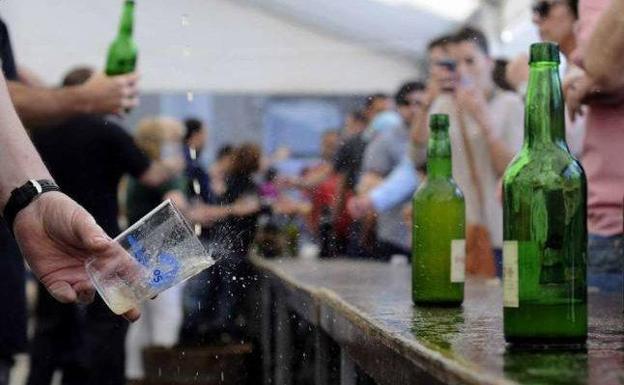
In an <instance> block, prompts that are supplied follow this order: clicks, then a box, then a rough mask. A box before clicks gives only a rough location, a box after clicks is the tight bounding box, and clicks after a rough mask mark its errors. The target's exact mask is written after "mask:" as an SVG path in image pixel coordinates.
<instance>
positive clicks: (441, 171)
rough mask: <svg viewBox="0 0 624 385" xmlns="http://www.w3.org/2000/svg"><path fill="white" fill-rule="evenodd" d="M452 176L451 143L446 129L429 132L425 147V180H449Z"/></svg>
mask: <svg viewBox="0 0 624 385" xmlns="http://www.w3.org/2000/svg"><path fill="white" fill-rule="evenodd" d="M452 176H453V167H452V159H451V141H450V139H449V135H448V127H445V128H437V129H435V130H432V131H431V135H429V143H428V146H427V178H429V179H436V178H442V179H449V178H452Z"/></svg>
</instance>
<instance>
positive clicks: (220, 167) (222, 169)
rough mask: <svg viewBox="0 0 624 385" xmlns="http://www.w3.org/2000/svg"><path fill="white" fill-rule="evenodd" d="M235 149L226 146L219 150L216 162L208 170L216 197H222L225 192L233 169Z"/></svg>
mask: <svg viewBox="0 0 624 385" xmlns="http://www.w3.org/2000/svg"><path fill="white" fill-rule="evenodd" d="M233 154H234V147H232V146H231V145H229V144H226V145H224V146H222V147H220V148H219V149H218V150H217V155H216V156H215V161H214V162H213V163H212V165H211V166H210V168H209V170H208V174H209V175H210V186H211V189H212V192H213V193H214V194H216V195H222V194H223V193H224V192H225V179H226V178H227V174H228V173H229V171H230V167H232V155H233Z"/></svg>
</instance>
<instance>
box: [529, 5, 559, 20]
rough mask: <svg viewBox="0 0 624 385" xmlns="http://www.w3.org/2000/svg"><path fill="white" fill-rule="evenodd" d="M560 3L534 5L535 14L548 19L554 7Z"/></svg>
mask: <svg viewBox="0 0 624 385" xmlns="http://www.w3.org/2000/svg"><path fill="white" fill-rule="evenodd" d="M559 3H560V1H538V2H536V3H534V4H533V7H532V9H533V13H535V14H537V15H538V16H539V17H541V18H542V19H543V18H546V17H548V14H549V13H550V10H551V9H552V7H553V5H556V4H559Z"/></svg>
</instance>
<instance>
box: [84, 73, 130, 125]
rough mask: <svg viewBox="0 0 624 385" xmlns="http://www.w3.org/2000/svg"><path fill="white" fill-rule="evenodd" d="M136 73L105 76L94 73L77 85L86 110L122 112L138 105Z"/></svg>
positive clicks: (90, 111)
mask: <svg viewBox="0 0 624 385" xmlns="http://www.w3.org/2000/svg"><path fill="white" fill-rule="evenodd" d="M138 81H139V75H138V74H136V73H131V74H126V75H119V76H111V77H109V76H106V75H105V74H103V73H96V74H95V75H93V76H91V77H90V78H89V80H87V81H86V82H85V83H84V84H83V85H81V86H78V87H80V90H81V92H82V97H83V98H84V100H85V102H86V111H87V112H89V113H93V114H118V115H119V114H122V113H123V112H124V111H126V110H130V109H132V108H135V107H137V106H138V105H139V97H138V94H139V91H138V89H137V85H138Z"/></svg>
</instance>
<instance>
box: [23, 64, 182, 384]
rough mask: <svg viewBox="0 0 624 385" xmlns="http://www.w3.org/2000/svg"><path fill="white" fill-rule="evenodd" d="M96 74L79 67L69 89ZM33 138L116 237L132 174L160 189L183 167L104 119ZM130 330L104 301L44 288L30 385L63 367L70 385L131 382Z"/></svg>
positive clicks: (72, 192) (55, 171) (67, 186)
mask: <svg viewBox="0 0 624 385" xmlns="http://www.w3.org/2000/svg"><path fill="white" fill-rule="evenodd" d="M92 75H93V70H92V69H90V68H86V67H80V68H76V69H74V70H72V71H70V72H69V73H68V74H67V75H66V77H65V78H64V80H63V83H62V86H63V87H76V86H79V85H81V84H84V83H85V82H86V81H88V79H89V78H90V77H91V76H92ZM32 139H33V142H34V144H35V146H36V147H37V149H38V150H39V151H40V153H41V156H42V158H43V160H44V161H45V162H46V164H47V165H48V167H49V168H50V172H51V173H52V175H53V176H54V178H55V180H56V181H57V183H58V184H59V186H60V187H61V188H62V189H63V191H65V192H66V193H67V194H68V195H69V196H71V197H72V198H74V199H75V200H76V201H77V202H79V203H80V204H82V205H83V206H84V207H85V208H87V209H88V210H89V211H90V212H92V213H93V216H94V218H95V220H96V221H97V222H98V223H99V224H100V225H101V226H102V228H103V229H104V231H105V232H106V233H107V234H108V235H109V236H110V237H114V236H116V235H117V234H118V233H119V232H120V229H119V226H118V223H117V213H118V206H117V187H118V185H119V181H120V179H121V177H122V176H123V175H124V174H130V175H133V176H135V177H136V178H137V179H138V180H139V181H140V183H142V184H145V185H152V186H153V185H157V184H159V183H161V182H163V181H165V180H167V179H168V178H170V177H171V176H172V175H174V174H175V173H176V172H179V171H180V170H181V168H180V167H178V168H177V169H176V168H175V167H172V166H171V165H166V164H162V163H154V162H150V161H149V159H147V158H146V157H145V156H144V155H143V153H142V152H141V151H140V150H139V148H138V147H137V146H136V145H135V143H134V141H133V140H132V137H130V135H128V134H127V133H126V131H125V130H124V129H123V128H122V127H120V126H119V125H117V124H116V123H114V122H112V121H110V120H107V119H106V118H105V117H103V116H101V115H97V114H89V115H80V116H77V117H74V118H71V119H68V120H66V121H65V122H64V123H62V124H59V125H56V126H52V127H47V128H38V129H37V130H34V131H33V133H32ZM77 165H80V167H77ZM126 328H127V322H126V321H124V320H122V319H120V318H119V317H117V316H116V315H115V314H113V313H112V312H111V311H110V310H109V309H108V307H107V306H106V305H105V304H104V302H103V301H102V300H101V299H100V298H99V297H98V299H96V301H95V303H94V304H92V305H90V306H87V307H85V306H83V305H73V304H61V303H58V302H56V301H55V300H54V298H52V296H51V295H50V294H48V293H47V292H46V290H45V288H44V287H43V286H41V285H40V287H39V295H38V300H37V304H36V323H35V333H34V337H33V340H32V346H31V366H30V368H31V369H30V373H29V376H28V384H29V385H43V384H45V385H49V384H50V383H51V381H52V375H53V373H54V371H55V370H56V369H61V370H62V373H63V384H85V383H89V384H101V383H106V384H123V383H124V373H123V365H124V362H123V343H124V338H125V332H126Z"/></svg>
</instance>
